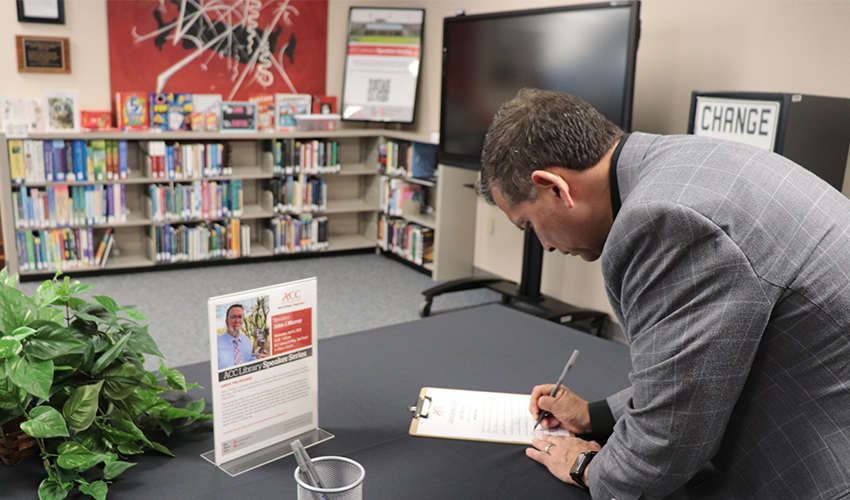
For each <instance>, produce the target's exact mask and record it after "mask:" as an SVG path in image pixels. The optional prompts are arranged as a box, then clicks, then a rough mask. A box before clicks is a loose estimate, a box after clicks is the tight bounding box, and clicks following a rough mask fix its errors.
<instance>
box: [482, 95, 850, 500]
mask: <svg viewBox="0 0 850 500" xmlns="http://www.w3.org/2000/svg"><path fill="white" fill-rule="evenodd" d="M478 192H479V194H480V195H482V196H484V197H485V199H487V200H488V201H490V202H491V203H495V204H496V205H498V206H499V208H501V209H502V210H503V211H504V212H505V213H506V214H507V215H508V217H509V218H510V219H511V221H513V222H514V223H515V224H516V225H517V226H519V227H520V228H523V229H525V228H533V229H534V230H535V231H536V233H537V235H538V237H539V238H540V241H541V243H542V244H543V246H544V248H546V249H547V250H550V251H553V250H559V251H561V252H563V253H570V254H573V255H579V256H581V257H582V258H584V259H585V260H594V259H596V258H600V257H601V259H602V271H603V274H604V278H605V285H606V289H607V292H608V296H609V300H610V302H611V305H612V307H613V309H614V311H615V313H616V315H617V318H618V320H619V322H620V324H621V326H622V328H623V331H624V333H625V335H626V337H627V338H628V340H629V342H630V345H631V357H632V365H633V368H632V372H631V374H630V380H631V383H632V386H631V387H630V388H628V389H626V390H625V391H624V392H622V393H620V394H617V395H614V396H612V397H610V398H608V400H607V401H601V402H595V403H588V402H587V401H585V400H583V399H581V398H580V397H579V396H577V395H575V394H574V393H572V392H571V391H569V390H567V389H564V390H562V391H561V392H560V393H559V394H558V395H557V397H555V398H550V397H549V396H548V394H549V392H550V390H551V389H552V386H551V385H542V386H538V387H535V388H534V390H533V392H532V398H531V399H532V402H531V408H530V410H531V413H532V415H533V416H534V417H537V416H538V414H539V413H540V412H541V411H543V410H546V411H550V412H551V414H552V416H550V417H547V418H545V419H544V425H546V426H547V427H553V426H557V425H561V426H564V427H567V428H568V429H570V430H572V431H573V432H574V433H575V434H578V435H579V436H580V437H573V438H559V437H553V436H547V437H545V438H544V439H543V440H535V442H534V443H533V448H529V450H528V451H527V454H528V456H529V457H531V458H532V459H534V460H537V461H538V462H540V463H542V464H543V465H545V466H546V467H548V468H549V470H550V471H551V472H552V473H553V474H555V475H556V476H557V477H559V478H561V479H562V480H564V481H565V482H568V483H571V484H577V485H579V486H585V487H589V489H590V492H591V494H592V496H593V498H596V499H608V498H617V499H619V500H626V499H637V498H663V497H666V496H669V495H671V494H673V495H675V496H676V497H677V498H679V497H685V498H741V499H757V498H763V499H777V498H798V499H835V498H850V200H848V199H847V198H845V197H844V196H843V195H842V194H841V193H839V192H838V191H836V190H835V189H833V188H832V187H830V186H829V185H827V184H826V183H825V182H823V181H822V180H820V179H818V178H817V177H816V176H814V175H813V174H811V173H810V172H808V171H807V170H805V169H803V168H802V167H800V166H798V165H796V164H794V163H792V162H791V161H788V160H787V159H785V158H782V157H781V156H778V155H776V154H773V153H770V152H766V151H763V150H759V149H755V148H752V147H749V146H744V145H739V144H736V143H730V142H725V141H717V140H712V139H705V138H698V137H693V136H670V137H665V136H658V135H649V134H638V133H635V134H631V135H626V136H624V135H623V133H622V131H620V130H619V129H618V128H617V127H616V126H614V125H613V124H611V123H610V122H608V120H606V119H605V118H604V117H602V116H601V115H600V114H599V113H597V112H596V110H594V109H593V108H592V107H590V106H589V105H588V104H587V103H585V102H583V101H581V100H579V99H577V98H574V97H572V96H569V95H567V94H561V93H557V92H545V91H538V90H529V89H525V90H523V91H521V92H520V93H519V94H518V96H517V97H516V98H515V99H514V100H513V101H511V102H510V103H507V104H505V105H504V106H503V107H502V109H501V110H500V111H499V113H498V114H497V115H496V117H495V118H494V121H493V124H492V125H491V127H490V130H489V132H488V135H487V139H486V141H485V146H484V151H483V158H482V171H481V180H480V181H479V184H478ZM582 437H583V438H585V439H582ZM606 440H607V442H606ZM600 443H605V444H604V446H601V445H600ZM595 452H596V454H595Z"/></svg>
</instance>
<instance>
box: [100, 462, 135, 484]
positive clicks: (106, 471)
mask: <svg viewBox="0 0 850 500" xmlns="http://www.w3.org/2000/svg"><path fill="white" fill-rule="evenodd" d="M134 465H136V464H131V463H130V462H112V463H111V464H106V467H104V468H103V479H104V480H106V481H109V480H110V479H115V477H116V476H118V475H119V474H121V473H122V472H124V471H125V470H127V469H129V468H130V467H132V466H134Z"/></svg>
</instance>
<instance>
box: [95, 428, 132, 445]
mask: <svg viewBox="0 0 850 500" xmlns="http://www.w3.org/2000/svg"><path fill="white" fill-rule="evenodd" d="M101 430H103V433H104V434H106V437H108V438H109V441H111V442H112V443H114V444H117V445H124V444H130V443H135V441H136V436H134V435H132V434H130V433H129V432H124V431H119V430H118V429H113V428H112V427H109V426H108V425H105V426H103V427H101Z"/></svg>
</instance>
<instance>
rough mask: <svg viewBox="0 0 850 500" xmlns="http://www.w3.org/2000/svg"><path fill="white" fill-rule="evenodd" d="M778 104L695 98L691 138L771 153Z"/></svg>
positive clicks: (777, 119) (774, 137)
mask: <svg viewBox="0 0 850 500" xmlns="http://www.w3.org/2000/svg"><path fill="white" fill-rule="evenodd" d="M778 122H779V103H778V102H776V101H749V100H744V99H729V98H720V97H700V96H697V109H696V115H695V116H694V135H700V136H705V137H716V138H718V139H727V140H730V141H736V142H742V143H744V144H749V145H751V146H756V147H759V148H763V149H767V150H768V151H773V146H774V144H775V141H776V126H777V124H778Z"/></svg>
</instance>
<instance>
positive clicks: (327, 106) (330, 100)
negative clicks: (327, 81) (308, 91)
mask: <svg viewBox="0 0 850 500" xmlns="http://www.w3.org/2000/svg"><path fill="white" fill-rule="evenodd" d="M337 112H338V111H337V98H336V96H335V95H314V96H313V114H317V115H335V114H337Z"/></svg>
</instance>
